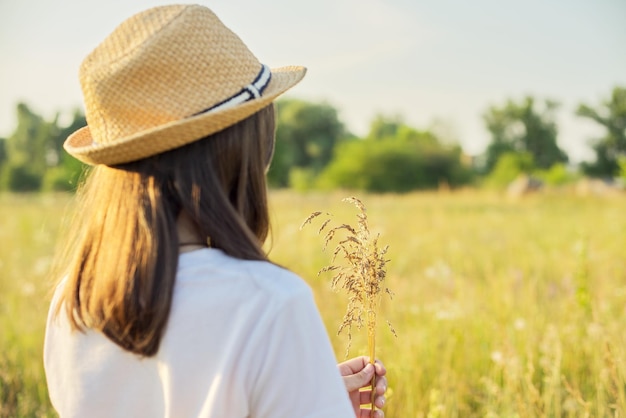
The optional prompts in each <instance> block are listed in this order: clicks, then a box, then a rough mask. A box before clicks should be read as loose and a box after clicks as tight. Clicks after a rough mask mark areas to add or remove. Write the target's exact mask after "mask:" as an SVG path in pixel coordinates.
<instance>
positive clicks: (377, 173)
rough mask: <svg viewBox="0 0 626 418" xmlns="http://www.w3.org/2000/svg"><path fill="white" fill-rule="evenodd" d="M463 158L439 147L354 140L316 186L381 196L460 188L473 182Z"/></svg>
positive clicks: (337, 154)
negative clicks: (445, 184) (373, 193)
mask: <svg viewBox="0 0 626 418" xmlns="http://www.w3.org/2000/svg"><path fill="white" fill-rule="evenodd" d="M459 157H460V150H458V149H456V148H455V149H450V148H447V147H443V146H440V145H437V144H421V143H419V142H416V141H415V142H407V141H398V140H386V141H367V140H353V141H350V142H346V143H344V144H342V145H340V146H339V147H338V148H337V150H336V152H335V158H333V160H331V162H330V164H329V165H328V166H327V167H326V169H325V170H324V171H323V172H322V173H321V175H320V176H319V178H318V180H317V182H316V186H317V187H319V188H321V189H334V188H344V189H354V190H364V191H369V192H379V193H380V192H408V191H411V190H417V189H435V188H437V187H438V186H439V184H440V183H442V182H446V183H448V184H449V185H451V186H456V185H460V184H464V183H467V182H468V181H469V179H470V175H469V170H467V169H464V168H463V167H462V166H461V163H460V161H459Z"/></svg>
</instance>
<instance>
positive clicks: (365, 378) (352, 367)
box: [337, 356, 387, 418]
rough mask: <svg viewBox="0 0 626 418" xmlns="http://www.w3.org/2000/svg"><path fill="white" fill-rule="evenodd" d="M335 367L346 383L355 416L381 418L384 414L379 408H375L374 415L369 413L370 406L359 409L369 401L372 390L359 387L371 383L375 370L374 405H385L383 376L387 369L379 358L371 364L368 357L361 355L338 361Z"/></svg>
mask: <svg viewBox="0 0 626 418" xmlns="http://www.w3.org/2000/svg"><path fill="white" fill-rule="evenodd" d="M337 367H338V368H339V373H341V376H343V383H344V384H345V385H346V389H347V391H348V395H349V396H350V401H351V402H352V407H353V408H354V414H355V416H356V417H357V418H383V417H384V416H385V414H384V413H383V411H381V410H376V411H375V412H374V415H371V410H370V408H365V409H361V405H365V404H369V403H370V402H371V399H372V390H371V389H368V390H365V391H362V392H361V391H359V389H361V388H364V387H367V386H370V385H371V383H372V377H373V376H374V371H376V392H375V393H376V399H374V405H376V407H377V408H382V407H383V406H384V405H385V391H386V390H387V378H385V374H386V373H387V370H385V366H383V364H382V363H381V362H380V361H379V360H376V363H375V364H374V365H371V364H370V363H369V358H367V357H364V356H362V357H356V358H353V359H350V360H348V361H344V362H343V363H339V365H338V366H337Z"/></svg>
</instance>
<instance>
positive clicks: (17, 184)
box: [0, 103, 86, 192]
mask: <svg viewBox="0 0 626 418" xmlns="http://www.w3.org/2000/svg"><path fill="white" fill-rule="evenodd" d="M16 110H17V112H16V113H17V127H16V129H15V131H14V132H13V134H12V135H11V136H9V138H7V139H6V140H4V141H0V180H1V183H0V186H1V187H2V188H4V189H8V190H13V191H18V192H22V191H37V190H42V189H44V190H73V189H74V188H75V187H76V184H77V182H78V177H79V176H80V174H81V173H82V171H83V167H84V165H83V164H82V163H81V162H79V161H78V160H76V159H74V158H72V157H71V156H69V155H68V154H67V153H66V152H65V151H64V150H63V142H64V141H65V139H66V138H67V137H68V136H69V134H71V133H72V132H74V131H75V130H77V129H78V128H80V127H82V126H85V125H86V121H85V117H84V116H83V115H82V113H81V112H80V111H78V110H76V111H75V112H74V115H73V120H72V122H71V123H70V124H69V125H68V126H59V123H58V119H59V118H58V115H57V116H56V117H55V118H54V119H53V120H52V121H46V120H45V119H44V118H43V117H42V116H40V115H38V114H36V113H35V112H33V111H32V110H31V109H30V108H29V107H28V106H27V105H26V104H24V103H19V104H18V105H17V108H16Z"/></svg>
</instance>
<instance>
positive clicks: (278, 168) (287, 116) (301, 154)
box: [268, 99, 346, 187]
mask: <svg viewBox="0 0 626 418" xmlns="http://www.w3.org/2000/svg"><path fill="white" fill-rule="evenodd" d="M277 109H278V113H277V129H276V146H275V151H274V159H273V161H272V164H271V166H270V170H269V173H268V180H269V183H270V184H271V185H272V186H277V187H286V186H288V185H289V175H290V171H291V170H292V169H293V168H298V169H301V170H302V169H304V170H307V171H308V172H310V173H311V175H316V174H318V173H319V172H320V171H321V170H322V169H323V168H324V167H325V166H326V164H328V162H329V161H330V159H331V158H332V155H333V149H334V148H335V145H336V144H337V142H338V141H339V140H340V139H341V138H342V137H344V136H345V135H346V132H345V129H344V126H343V124H342V123H341V121H340V120H339V118H338V115H337V110H336V109H335V108H334V107H332V106H331V105H329V104H327V103H310V102H306V101H302V100H296V99H283V100H280V101H279V102H278V103H277Z"/></svg>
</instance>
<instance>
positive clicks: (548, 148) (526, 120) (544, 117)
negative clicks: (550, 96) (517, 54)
mask: <svg viewBox="0 0 626 418" xmlns="http://www.w3.org/2000/svg"><path fill="white" fill-rule="evenodd" d="M557 108H558V105H557V103H556V102H554V101H551V100H546V101H544V102H543V104H542V106H541V107H540V108H537V106H536V102H535V99H534V98H532V97H530V96H529V97H526V98H525V99H524V100H522V101H521V102H519V103H516V102H514V101H512V100H508V101H507V102H506V103H505V105H504V106H501V107H497V106H492V107H490V108H489V109H488V110H487V111H486V112H485V114H484V115H483V119H484V121H485V125H486V127H487V130H488V131H489V132H490V134H491V143H490V144H489V146H488V147H487V151H486V163H485V164H486V167H485V169H486V171H487V172H490V171H491V170H493V169H494V167H495V166H496V163H497V162H498V160H499V158H500V157H501V156H502V155H503V154H507V153H511V152H527V153H529V154H530V155H531V156H532V157H533V161H534V163H535V164H536V166H537V167H538V168H542V169H547V168H550V167H551V166H552V165H553V164H555V163H564V162H567V160H568V158H567V154H565V152H564V151H563V150H561V148H559V146H558V144H557V133H558V129H557V126H556V122H555V115H554V113H555V111H556V109H557Z"/></svg>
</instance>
